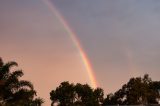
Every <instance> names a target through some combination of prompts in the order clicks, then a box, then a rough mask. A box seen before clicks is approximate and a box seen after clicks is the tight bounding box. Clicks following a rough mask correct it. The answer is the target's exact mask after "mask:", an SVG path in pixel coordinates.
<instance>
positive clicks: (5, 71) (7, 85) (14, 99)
mask: <svg viewBox="0 0 160 106" xmlns="http://www.w3.org/2000/svg"><path fill="white" fill-rule="evenodd" d="M14 66H18V64H17V63H16V62H8V63H6V64H4V63H3V61H2V59H1V58H0V103H1V104H3V105H5V106H32V105H31V104H32V103H35V101H37V100H40V101H41V104H42V101H43V100H42V99H40V98H37V99H34V97H35V96H36V91H35V90H34V87H33V85H32V83H31V82H29V81H26V80H20V79H19V78H20V77H22V76H23V72H22V70H16V71H12V70H11V68H12V67H14ZM39 104H40V103H39ZM34 106H40V105H34Z"/></svg>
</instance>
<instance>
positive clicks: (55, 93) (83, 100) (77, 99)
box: [50, 82, 103, 106]
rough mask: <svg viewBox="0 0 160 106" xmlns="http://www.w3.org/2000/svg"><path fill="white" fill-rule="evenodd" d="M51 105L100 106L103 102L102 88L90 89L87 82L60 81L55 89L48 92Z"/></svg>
mask: <svg viewBox="0 0 160 106" xmlns="http://www.w3.org/2000/svg"><path fill="white" fill-rule="evenodd" d="M50 99H51V101H52V104H51V105H52V106H53V105H54V104H55V103H57V104H58V106H100V104H101V103H102V102H103V90H102V89H101V88H97V89H95V90H94V89H92V88H91V87H90V86H89V85H87V84H84V85H82V84H79V83H78V84H76V85H74V84H70V83H69V82H62V83H61V84H60V86H59V87H57V88H56V90H52V91H51V92H50Z"/></svg>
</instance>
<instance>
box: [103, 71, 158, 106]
mask: <svg viewBox="0 0 160 106" xmlns="http://www.w3.org/2000/svg"><path fill="white" fill-rule="evenodd" d="M159 89H160V82H155V81H152V80H151V78H150V77H149V75H148V74H146V75H144V77H143V78H141V77H136V78H131V79H130V80H129V82H128V83H127V84H124V85H123V86H122V88H121V89H119V90H118V91H117V92H115V93H114V94H112V95H108V96H107V98H106V99H105V100H104V105H116V104H121V105H140V104H157V103H158V99H160V95H159V92H158V90H159Z"/></svg>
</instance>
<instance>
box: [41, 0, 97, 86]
mask: <svg viewBox="0 0 160 106" xmlns="http://www.w3.org/2000/svg"><path fill="white" fill-rule="evenodd" d="M42 1H43V2H44V3H45V4H46V5H47V6H48V8H49V9H50V10H51V12H53V13H54V15H56V17H57V18H58V19H59V20H60V22H61V23H62V24H63V26H64V28H65V30H66V31H67V32H68V34H69V36H70V38H71V39H72V41H73V43H74V44H75V46H76V47H77V49H78V52H79V53H80V56H81V59H82V61H83V63H84V66H85V68H86V71H87V73H88V76H89V79H90V81H91V86H92V87H93V88H96V87H97V82H96V78H95V76H94V72H93V69H92V66H91V64H90V62H89V59H88V57H87V55H86V53H85V51H84V50H83V48H82V46H81V44H80V42H79V40H78V38H77V37H76V33H75V32H74V31H73V30H72V29H71V27H70V26H69V24H68V23H67V21H66V20H65V19H64V17H63V16H62V15H61V14H60V12H59V11H58V10H57V9H56V7H55V6H54V4H53V3H51V2H50V1H49V0H42Z"/></svg>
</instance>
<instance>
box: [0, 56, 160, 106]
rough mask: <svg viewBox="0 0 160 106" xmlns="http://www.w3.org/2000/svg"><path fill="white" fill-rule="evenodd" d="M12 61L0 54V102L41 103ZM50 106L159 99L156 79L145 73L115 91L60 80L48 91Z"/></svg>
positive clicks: (7, 105) (0, 105) (10, 105)
mask: <svg viewBox="0 0 160 106" xmlns="http://www.w3.org/2000/svg"><path fill="white" fill-rule="evenodd" d="M13 66H18V64H17V63H16V62H8V63H3V61H2V59H1V58H0V106H42V104H43V102H44V100H43V99H42V98H40V97H37V96H36V91H35V89H34V87H33V84H32V83H31V82H29V81H26V80H20V79H19V78H20V77H22V76H23V72H22V70H16V71H12V70H11V67H13ZM50 99H51V101H52V103H51V106H54V105H56V106H106V105H148V104H158V102H159V101H160V81H152V79H151V78H150V77H149V75H148V74H145V75H144V76H143V77H136V78H131V79H130V80H129V81H128V83H126V84H124V85H123V86H122V88H120V89H119V90H118V91H116V92H115V93H110V94H108V95H106V96H105V95H104V91H103V89H102V88H96V89H93V88H91V87H90V86H89V85H88V84H80V83H77V84H73V83H69V82H68V81H64V82H62V83H61V84H60V85H59V86H58V87H57V88H56V89H54V90H52V91H51V92H50Z"/></svg>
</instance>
